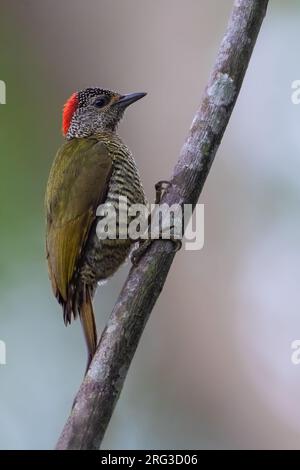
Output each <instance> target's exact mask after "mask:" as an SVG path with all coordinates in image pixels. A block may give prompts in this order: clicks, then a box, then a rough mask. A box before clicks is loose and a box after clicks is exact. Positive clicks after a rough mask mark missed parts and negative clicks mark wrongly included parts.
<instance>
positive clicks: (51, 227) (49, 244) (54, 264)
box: [46, 137, 112, 303]
mask: <svg viewBox="0 0 300 470" xmlns="http://www.w3.org/2000/svg"><path fill="white" fill-rule="evenodd" d="M111 170H112V158H111V156H110V154H109V152H108V150H107V147H106V145H105V144H104V143H103V142H100V141H99V140H98V139H96V138H94V137H93V138H88V139H72V140H70V141H68V142H66V143H65V144H64V145H63V146H62V147H61V149H60V150H59V151H58V153H57V155H56V157H55V160H54V162H53V166H52V169H51V172H50V175H49V180H48V185H47V191H46V212H47V237H46V250H47V259H48V268H49V276H50V279H51V282H52V287H53V291H54V294H55V296H56V297H57V298H58V299H59V301H60V302H61V303H65V302H67V300H68V287H69V284H70V282H71V280H72V278H73V276H74V273H75V271H76V268H77V265H78V262H79V259H80V254H81V253H82V251H83V250H84V245H85V243H86V240H87V237H88V234H89V231H90V229H91V226H92V224H93V222H94V220H95V217H96V210H97V207H98V205H99V204H100V203H101V202H103V201H104V198H105V196H106V192H107V187H108V181H109V178H110V175H111Z"/></svg>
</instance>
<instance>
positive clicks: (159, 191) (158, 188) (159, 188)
mask: <svg viewBox="0 0 300 470" xmlns="http://www.w3.org/2000/svg"><path fill="white" fill-rule="evenodd" d="M170 186H172V183H171V182H170V181H166V180H162V181H158V182H157V183H156V185H155V204H160V201H161V199H162V197H163V195H164V192H165V191H166V189H168V188H169V187H170Z"/></svg>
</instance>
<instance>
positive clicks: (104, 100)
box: [94, 96, 110, 108]
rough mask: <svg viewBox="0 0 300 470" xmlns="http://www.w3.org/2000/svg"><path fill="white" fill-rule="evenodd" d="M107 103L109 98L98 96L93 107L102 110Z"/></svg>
mask: <svg viewBox="0 0 300 470" xmlns="http://www.w3.org/2000/svg"><path fill="white" fill-rule="evenodd" d="M109 101H110V98H109V96H98V98H96V99H95V101H94V106H96V108H103V106H105V105H107V104H108V103H109Z"/></svg>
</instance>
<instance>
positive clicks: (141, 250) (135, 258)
mask: <svg viewBox="0 0 300 470" xmlns="http://www.w3.org/2000/svg"><path fill="white" fill-rule="evenodd" d="M155 240H165V241H170V242H172V243H173V246H174V249H173V253H176V252H177V251H179V250H180V249H181V247H182V241H181V240H179V239H178V238H174V237H173V236H172V235H171V236H170V238H162V237H161V236H160V237H159V238H158V239H153V240H151V239H148V240H140V241H139V246H138V247H137V248H136V249H135V250H133V252H132V253H131V256H130V260H131V262H132V264H133V266H137V265H138V264H139V262H140V260H141V259H142V257H143V256H144V255H145V253H146V251H148V250H149V248H150V246H151V245H152V243H153V242H154V241H155Z"/></svg>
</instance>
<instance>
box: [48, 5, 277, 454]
mask: <svg viewBox="0 0 300 470" xmlns="http://www.w3.org/2000/svg"><path fill="white" fill-rule="evenodd" d="M267 4H268V0H236V1H235V2H234V7H233V11H232V14H231V18H230V21H229V25H228V28H227V31H226V34H225V36H224V38H223V40H222V43H221V46H220V50H219V53H218V56H217V59H216V62H215V66H214V68H213V71H212V75H211V77H210V80H209V82H208V85H207V87H206V90H205V92H204V96H203V99H202V102H201V106H200V108H199V110H198V112H197V113H196V115H195V117H194V120H193V123H192V126H191V129H190V132H189V135H188V137H187V139H186V141H185V143H184V145H183V148H182V150H181V153H180V157H179V160H178V162H177V164H176V166H175V169H174V173H173V176H172V178H171V182H172V183H173V184H172V186H170V188H169V189H168V190H167V192H166V193H165V195H164V197H163V200H162V202H164V203H168V204H169V205H172V204H174V203H180V204H185V203H190V204H193V205H195V204H196V203H197V201H198V198H199V195H200V193H201V190H202V188H203V185H204V182H205V180H206V177H207V175H208V172H209V170H210V167H211V164H212V162H213V160H214V157H215V154H216V151H217V149H218V147H219V144H220V142H221V139H222V136H223V134H224V131H225V129H226V126H227V123H228V120H229V118H230V115H231V113H232V110H233V107H234V105H235V102H236V99H237V97H238V94H239V91H240V88H241V85H242V82H243V79H244V75H245V72H246V69H247V66H248V63H249V60H250V57H251V53H252V50H253V47H254V45H255V42H256V38H257V35H258V32H259V29H260V26H261V23H262V21H263V18H264V16H265V12H266V8H267ZM173 258H174V252H173V245H172V243H171V242H169V241H161V240H157V241H155V242H153V244H152V245H151V247H150V249H149V250H148V251H147V253H146V254H145V256H144V257H143V258H142V259H141V260H140V262H139V264H138V266H136V267H133V268H132V269H131V271H130V273H129V276H128V278H127V281H126V283H125V285H124V287H123V289H122V292H121V294H120V296H119V299H118V301H117V303H116V305H115V307H114V309H113V312H112V314H111V316H110V319H109V321H108V323H107V326H106V328H105V330H104V332H103V334H102V337H101V340H100V343H99V346H98V349H97V352H96V354H95V357H94V359H93V361H92V364H91V366H90V369H89V371H88V373H87V375H86V377H85V379H84V381H83V383H82V385H81V387H80V389H79V392H78V394H77V396H76V399H75V403H74V406H73V408H72V411H71V414H70V416H69V418H68V420H67V423H66V425H65V427H64V430H63V432H62V434H61V436H60V439H59V441H58V444H57V449H98V448H99V446H100V444H101V441H102V439H103V436H104V433H105V431H106V428H107V426H108V424H109V421H110V418H111V416H112V413H113V410H114V407H115V405H116V403H117V400H118V397H119V394H120V392H121V390H122V386H123V383H124V380H125V378H126V375H127V372H128V368H129V366H130V363H131V361H132V358H133V355H134V353H135V350H136V347H137V345H138V342H139V340H140V337H141V334H142V332H143V329H144V326H145V324H146V322H147V319H148V317H149V315H150V313H151V310H152V308H153V306H154V304H155V302H156V300H157V298H158V296H159V294H160V292H161V290H162V288H163V285H164V283H165V280H166V277H167V274H168V271H169V269H170V266H171V264H172V261H173Z"/></svg>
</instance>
